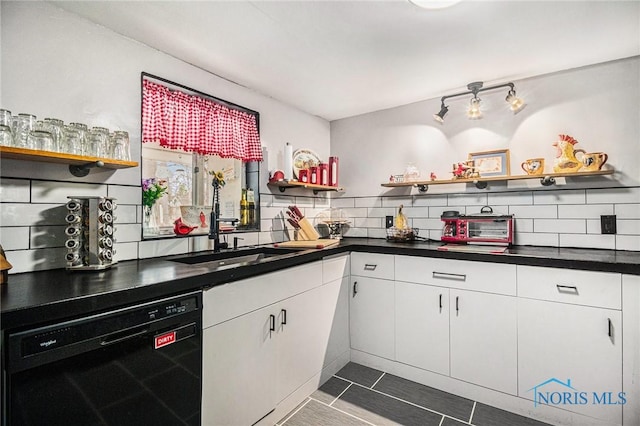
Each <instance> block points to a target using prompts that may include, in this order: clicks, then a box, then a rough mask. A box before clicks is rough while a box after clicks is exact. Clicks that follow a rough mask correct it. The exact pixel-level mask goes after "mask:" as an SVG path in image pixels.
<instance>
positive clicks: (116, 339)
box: [100, 327, 149, 346]
mask: <svg viewBox="0 0 640 426" xmlns="http://www.w3.org/2000/svg"><path fill="white" fill-rule="evenodd" d="M148 332H149V329H148V328H147V327H144V328H143V329H142V330H140V329H138V331H134V332H133V333H129V334H125V335H124V336H123V335H122V333H116V334H115V335H112V336H107V337H105V338H104V339H102V340H101V341H100V345H101V346H109V345H113V344H114V343H120V342H124V341H125V340H129V339H133V338H134V337H138V336H142V335H144V334H147V333H148Z"/></svg>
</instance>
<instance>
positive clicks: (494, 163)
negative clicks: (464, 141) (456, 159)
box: [469, 149, 511, 177]
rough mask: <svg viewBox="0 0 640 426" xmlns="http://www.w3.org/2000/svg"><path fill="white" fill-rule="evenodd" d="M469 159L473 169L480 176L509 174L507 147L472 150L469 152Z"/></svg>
mask: <svg viewBox="0 0 640 426" xmlns="http://www.w3.org/2000/svg"><path fill="white" fill-rule="evenodd" d="M469 160H473V166H474V167H475V171H476V172H478V173H480V177H491V176H510V175H511V167H510V166H509V162H510V161H509V150H508V149H499V150H496V151H484V152H472V153H470V154H469Z"/></svg>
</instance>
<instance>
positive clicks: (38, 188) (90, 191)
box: [31, 180, 142, 204]
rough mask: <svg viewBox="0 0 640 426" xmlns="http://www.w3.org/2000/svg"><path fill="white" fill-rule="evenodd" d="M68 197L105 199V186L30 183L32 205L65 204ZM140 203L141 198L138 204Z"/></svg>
mask: <svg viewBox="0 0 640 426" xmlns="http://www.w3.org/2000/svg"><path fill="white" fill-rule="evenodd" d="M69 196H73V197H106V196H107V185H100V184H92V183H75V182H53V181H37V180H34V181H32V183H31V202H32V203H60V204H66V203H67V201H69V198H68V197H69ZM139 202H142V196H140V198H138V203H139Z"/></svg>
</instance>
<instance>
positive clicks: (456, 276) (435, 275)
mask: <svg viewBox="0 0 640 426" xmlns="http://www.w3.org/2000/svg"><path fill="white" fill-rule="evenodd" d="M433 278H441V279H445V280H456V281H466V280H467V275H466V274H451V273H449V272H438V271H433Z"/></svg>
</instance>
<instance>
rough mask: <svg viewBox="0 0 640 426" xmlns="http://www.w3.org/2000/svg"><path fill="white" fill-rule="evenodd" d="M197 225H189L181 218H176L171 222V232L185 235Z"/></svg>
mask: <svg viewBox="0 0 640 426" xmlns="http://www.w3.org/2000/svg"><path fill="white" fill-rule="evenodd" d="M196 228H197V226H189V225H187V224H186V223H184V222H183V221H182V218H180V217H179V218H177V219H176V220H175V222H173V232H174V233H175V234H176V235H187V234H188V233H189V232H191V231H193V230H194V229H196Z"/></svg>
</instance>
